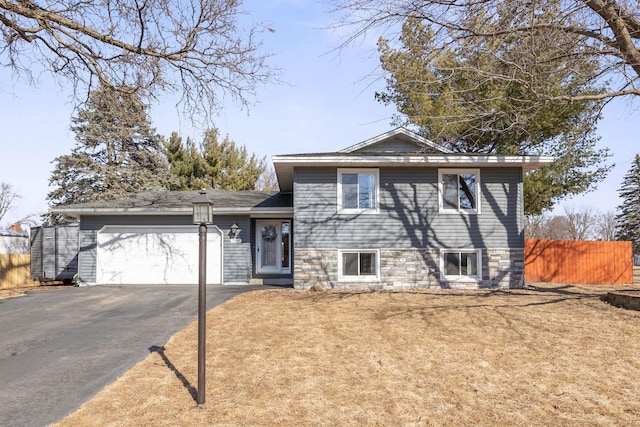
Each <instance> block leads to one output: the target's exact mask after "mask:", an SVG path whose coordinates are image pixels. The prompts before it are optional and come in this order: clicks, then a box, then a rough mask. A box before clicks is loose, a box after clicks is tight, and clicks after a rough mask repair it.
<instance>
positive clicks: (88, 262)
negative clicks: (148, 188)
mask: <svg viewBox="0 0 640 427" xmlns="http://www.w3.org/2000/svg"><path fill="white" fill-rule="evenodd" d="M213 222H214V225H216V226H217V227H218V228H220V230H222V233H223V249H222V250H223V273H222V274H223V281H224V282H225V283H227V282H242V283H248V282H249V279H250V278H251V253H250V250H251V248H250V243H249V241H250V239H249V236H250V221H249V217H248V216H214V218H213ZM234 222H236V223H237V224H238V226H239V227H240V228H241V232H240V236H239V237H240V239H241V240H242V243H231V239H230V238H229V233H230V231H231V225H232V224H233V223H234ZM105 225H145V226H153V225H158V226H180V225H193V223H192V218H191V216H190V215H184V216H176V215H166V216H164V215H150V216H143V215H140V216H137V215H122V216H99V215H96V216H83V217H82V218H81V220H80V256H79V279H80V280H81V281H82V282H85V283H95V280H96V241H97V239H96V236H97V232H98V230H100V229H101V228H102V227H103V226H105ZM193 226H194V227H196V226H195V225H193Z"/></svg>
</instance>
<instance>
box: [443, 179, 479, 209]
mask: <svg viewBox="0 0 640 427" xmlns="http://www.w3.org/2000/svg"><path fill="white" fill-rule="evenodd" d="M438 175H439V178H440V179H439V187H440V191H439V192H438V193H439V197H440V212H444V213H448V212H474V213H480V202H479V200H478V195H479V194H480V171H479V170H478V169H441V170H440V171H439V173H438Z"/></svg>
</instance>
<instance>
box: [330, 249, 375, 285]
mask: <svg viewBox="0 0 640 427" xmlns="http://www.w3.org/2000/svg"><path fill="white" fill-rule="evenodd" d="M343 253H359V254H362V253H367V254H375V255H376V275H375V276H345V275H343V274H342V271H343V268H342V254H343ZM338 282H369V283H371V282H374V283H377V282H380V250H379V249H340V250H338Z"/></svg>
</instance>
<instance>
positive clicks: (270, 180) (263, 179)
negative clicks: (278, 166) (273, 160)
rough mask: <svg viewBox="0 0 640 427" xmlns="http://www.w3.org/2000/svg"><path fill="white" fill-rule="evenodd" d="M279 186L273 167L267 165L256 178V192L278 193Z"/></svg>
mask: <svg viewBox="0 0 640 427" xmlns="http://www.w3.org/2000/svg"><path fill="white" fill-rule="evenodd" d="M279 189H280V186H279V185H278V177H277V176H276V171H275V169H274V168H273V165H269V166H268V167H267V168H266V169H265V170H264V172H262V174H261V175H260V177H259V178H258V181H257V182H256V190H260V191H278V190H279Z"/></svg>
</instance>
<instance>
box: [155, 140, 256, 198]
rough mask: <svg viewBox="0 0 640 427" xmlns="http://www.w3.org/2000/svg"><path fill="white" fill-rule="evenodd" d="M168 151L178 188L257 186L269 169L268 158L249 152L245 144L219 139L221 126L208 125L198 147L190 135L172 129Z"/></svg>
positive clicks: (232, 188) (231, 188)
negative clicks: (183, 139)
mask: <svg viewBox="0 0 640 427" xmlns="http://www.w3.org/2000/svg"><path fill="white" fill-rule="evenodd" d="M165 152H166V153H167V158H168V159H169V163H170V164H171V166H170V170H171V173H172V174H173V175H174V176H175V177H176V179H177V182H176V183H175V184H174V187H173V189H175V190H199V189H201V188H218V189H222V190H255V189H256V183H257V181H258V178H260V176H261V175H262V173H263V172H264V171H265V169H266V164H265V159H264V158H262V159H258V158H256V155H255V154H251V155H249V152H248V151H247V148H246V147H245V146H237V145H236V143H235V142H234V141H232V140H230V139H229V137H228V136H227V137H225V138H224V140H223V141H222V142H219V141H218V130H217V129H215V128H214V129H208V130H206V131H205V133H204V138H203V141H202V144H201V145H200V149H199V150H198V149H197V148H196V146H195V144H193V142H192V141H191V140H190V139H187V141H186V143H185V144H183V143H182V139H181V138H180V137H179V136H178V135H177V134H176V133H173V134H172V135H171V138H170V139H169V141H168V142H167V143H165Z"/></svg>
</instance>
